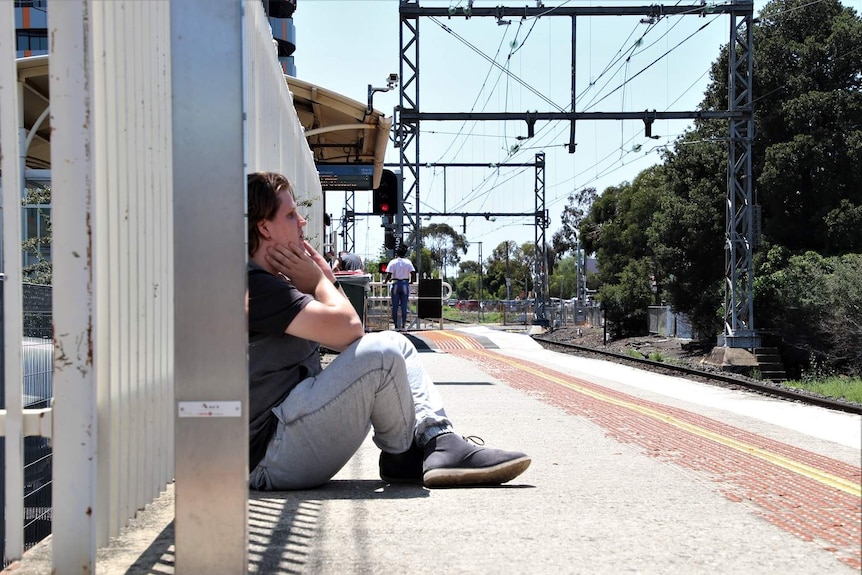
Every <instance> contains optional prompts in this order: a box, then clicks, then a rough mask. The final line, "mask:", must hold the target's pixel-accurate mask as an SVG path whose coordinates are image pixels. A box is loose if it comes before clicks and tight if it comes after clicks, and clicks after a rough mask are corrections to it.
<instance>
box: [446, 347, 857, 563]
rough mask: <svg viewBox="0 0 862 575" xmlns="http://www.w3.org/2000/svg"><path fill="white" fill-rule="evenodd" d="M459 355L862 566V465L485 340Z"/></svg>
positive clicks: (783, 527)
mask: <svg viewBox="0 0 862 575" xmlns="http://www.w3.org/2000/svg"><path fill="white" fill-rule="evenodd" d="M460 343H461V344H463V347H460V348H453V351H452V353H454V354H457V355H459V356H462V357H464V358H466V359H469V360H470V361H472V362H474V363H477V364H479V365H480V367H481V368H482V369H484V370H485V371H487V372H488V373H489V374H491V375H493V376H494V377H496V378H497V379H499V380H501V381H504V382H506V383H508V384H510V385H512V387H515V388H519V389H523V390H525V391H529V392H532V393H536V392H539V394H540V396H541V397H540V399H541V400H543V401H546V402H548V403H550V404H552V405H555V406H557V407H560V408H562V409H564V410H565V411H567V412H569V413H571V414H573V415H578V416H582V417H587V418H589V419H590V420H591V421H594V422H595V423H597V424H598V425H600V426H602V427H603V428H604V429H606V430H607V433H608V435H609V436H611V437H613V438H614V439H616V440H618V441H620V442H624V443H630V444H636V445H640V446H641V447H643V449H644V452H645V453H646V454H648V455H650V456H653V457H656V458H660V459H662V460H664V461H668V462H671V463H674V464H676V465H680V466H683V467H685V468H687V469H690V470H693V471H695V472H697V473H699V474H701V475H703V476H705V477H706V478H707V479H709V480H710V481H712V482H714V483H716V484H718V486H717V487H718V489H719V491H720V492H721V493H723V494H724V495H725V496H726V497H728V498H729V499H730V500H731V501H735V502H742V503H746V504H749V505H751V506H752V508H754V509H755V510H756V512H757V513H759V514H760V515H761V516H763V517H764V518H766V519H767V520H768V521H770V522H771V523H773V524H774V525H776V526H778V527H780V528H782V529H785V530H787V531H789V532H791V533H793V534H794V535H796V536H798V537H800V538H802V539H804V540H806V541H811V542H814V543H816V544H818V545H820V546H821V547H822V548H823V549H825V550H827V551H830V552H832V553H834V554H835V555H836V557H837V558H838V559H839V560H840V561H842V562H844V563H846V564H847V565H850V566H851V567H854V568H856V569H862V496H860V493H862V485H860V483H862V470H860V469H859V468H856V467H853V466H852V465H848V464H846V463H843V462H841V461H837V460H834V459H831V458H828V457H824V456H821V455H818V454H816V453H812V452H809V451H806V450H803V449H799V448H796V447H793V446H791V445H787V444H784V443H781V442H778V441H774V440H771V439H768V438H765V437H761V436H759V435H756V434H753V433H750V432H747V431H745V430H742V429H739V428H735V427H733V426H730V425H727V424H724V423H721V422H720V421H716V420H714V419H710V418H707V417H703V416H701V415H698V414H696V413H693V412H690V411H686V410H683V409H679V408H674V407H669V406H666V405H662V404H658V403H654V402H650V401H646V400H643V399H639V398H637V397H634V396H631V395H627V394H624V393H621V392H618V391H615V390H612V389H608V388H605V387H602V386H600V385H596V384H594V383H591V382H588V381H585V380H582V379H579V378H575V377H571V376H567V375H565V374H562V373H560V372H557V371H554V370H551V369H548V368H546V367H543V366H541V365H538V364H535V363H531V362H528V361H523V360H517V359H512V358H507V357H504V356H501V355H499V354H496V353H493V352H488V351H485V350H482V349H481V346H480V345H478V344H477V345H475V346H473V347H472V348H470V347H468V346H467V344H468V342H466V341H461V342H460Z"/></svg>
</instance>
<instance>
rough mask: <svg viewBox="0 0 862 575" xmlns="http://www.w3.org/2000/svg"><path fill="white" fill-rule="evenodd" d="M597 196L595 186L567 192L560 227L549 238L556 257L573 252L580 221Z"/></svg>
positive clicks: (575, 248)
mask: <svg viewBox="0 0 862 575" xmlns="http://www.w3.org/2000/svg"><path fill="white" fill-rule="evenodd" d="M598 197H599V196H598V194H597V193H596V189H595V188H583V189H581V190H578V191H576V192H572V193H571V194H569V203H568V204H566V206H565V207H564V208H563V213H562V214H561V215H560V223H561V226H560V229H559V230H557V231H556V232H554V235H553V236H552V240H551V242H552V245H553V246H554V252H556V255H557V257H563V256H564V255H566V254H573V253H575V250H577V248H578V236H577V235H578V233H579V231H578V230H579V228H580V226H581V222H582V221H583V220H584V218H585V217H586V215H587V213H589V211H590V208H591V207H592V205H593V204H594V203H595V201H596V199H597V198H598Z"/></svg>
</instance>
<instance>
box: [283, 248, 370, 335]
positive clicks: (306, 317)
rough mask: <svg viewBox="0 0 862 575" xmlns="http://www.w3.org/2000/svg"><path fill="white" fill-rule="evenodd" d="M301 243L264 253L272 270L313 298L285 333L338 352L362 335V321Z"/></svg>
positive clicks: (329, 273) (322, 263) (329, 272)
mask: <svg viewBox="0 0 862 575" xmlns="http://www.w3.org/2000/svg"><path fill="white" fill-rule="evenodd" d="M304 243H305V245H304V246H302V247H300V246H297V245H295V244H291V245H290V246H289V247H284V246H276V247H273V248H270V249H269V250H268V251H267V253H266V260H267V263H269V264H270V265H271V266H272V267H273V269H275V270H276V271H277V272H278V273H281V274H283V275H285V276H286V277H288V278H290V281H291V283H293V285H294V286H295V287H296V288H297V289H298V290H299V291H301V292H303V293H307V294H309V295H311V296H312V297H313V298H314V301H311V302H309V303H308V305H306V306H305V307H304V308H303V309H302V311H301V312H299V313H298V314H297V315H296V317H295V318H294V319H293V321H291V322H290V324H289V325H288V326H287V329H286V330H285V333H288V334H290V335H292V336H295V337H301V338H303V339H308V340H311V341H316V342H318V343H320V344H321V345H323V346H325V347H328V348H329V349H333V350H335V351H341V350H343V349H344V348H346V347H347V346H349V345H350V344H352V343H353V342H354V341H356V340H357V339H359V338H360V337H362V336H363V335H364V334H365V329H364V327H363V325H362V320H360V319H359V315H358V314H357V313H356V310H355V309H354V308H353V304H351V303H350V300H348V299H347V297H346V296H345V295H344V292H343V291H342V290H341V288H336V287H335V275H334V274H333V273H332V270H331V269H329V266H328V265H327V264H326V260H324V259H323V257H321V256H320V254H318V253H317V252H316V251H315V250H314V248H312V247H311V245H310V244H309V243H308V242H304Z"/></svg>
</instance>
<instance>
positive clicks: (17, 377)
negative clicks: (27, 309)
mask: <svg viewBox="0 0 862 575" xmlns="http://www.w3.org/2000/svg"><path fill="white" fill-rule="evenodd" d="M2 4H3V5H2V6H0V67H2V68H0V148H2V152H3V154H2V156H3V158H2V164H0V170H2V176H3V177H2V182H0V183H2V186H3V254H2V255H3V273H4V274H5V281H3V282H2V284H3V286H2V289H3V294H2V300H0V301H2V305H3V309H2V313H0V317H2V319H3V343H4V345H3V368H4V373H3V384H4V398H5V408H6V429H5V432H4V435H5V439H4V440H3V441H4V445H5V447H4V451H5V462H4V463H5V469H4V484H5V496H4V497H5V505H6V528H5V535H6V543H5V552H6V557H7V558H8V559H10V560H11V559H16V558H18V557H20V556H21V554H22V553H23V552H24V532H23V529H22V526H23V524H24V501H23V494H24V471H23V469H24V443H23V437H22V435H21V426H22V409H23V397H22V388H21V379H22V377H21V374H22V369H21V344H20V342H21V339H22V337H23V314H22V296H21V244H20V240H17V238H20V237H21V209H20V205H21V204H20V201H21V190H22V188H23V185H22V184H23V168H24V167H23V166H22V165H21V163H20V159H19V156H20V154H21V152H22V150H21V149H20V148H21V141H22V139H21V133H20V131H21V130H22V129H23V128H22V127H21V122H22V118H23V104H22V103H21V87H20V85H19V83H18V73H17V69H16V64H15V28H14V26H15V17H14V12H13V4H12V2H3V3H2Z"/></svg>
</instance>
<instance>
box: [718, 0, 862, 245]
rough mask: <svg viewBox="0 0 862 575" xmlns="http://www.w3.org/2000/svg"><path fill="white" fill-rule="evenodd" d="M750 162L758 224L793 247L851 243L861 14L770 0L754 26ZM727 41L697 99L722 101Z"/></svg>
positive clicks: (860, 154) (827, 1) (861, 174)
mask: <svg viewBox="0 0 862 575" xmlns="http://www.w3.org/2000/svg"><path fill="white" fill-rule="evenodd" d="M754 46H755V50H754V87H755V95H756V98H755V103H754V104H755V108H754V110H755V123H756V126H757V130H756V136H755V140H754V142H753V163H754V167H753V171H754V181H755V185H756V188H755V192H756V195H757V199H756V201H757V203H759V204H760V205H761V206H762V207H763V233H764V236H765V238H766V239H767V241H768V242H769V243H771V244H779V245H782V246H786V247H788V248H790V249H791V250H793V251H794V252H797V253H801V252H803V251H806V250H814V251H817V252H819V253H823V254H841V253H848V252H852V251H854V250H858V249H859V246H858V234H851V235H849V236H844V235H841V234H839V233H835V231H836V230H835V229H834V228H830V220H834V219H835V215H836V213H837V212H836V210H841V212H842V213H844V214H845V216H844V220H845V222H844V223H843V224H842V226H848V227H852V228H854V229H857V230H858V229H860V226H862V219H860V218H862V213H860V210H857V209H856V208H859V207H860V206H862V170H860V169H859V166H860V165H862V164H860V162H862V54H860V53H859V46H862V20H860V18H859V16H858V14H857V13H856V12H855V11H854V10H853V9H851V8H847V7H844V6H842V5H841V3H840V2H838V1H837V0H822V1H819V2H810V1H808V0H773V1H772V2H769V3H768V4H767V5H766V6H765V7H764V8H763V10H762V11H761V13H760V17H759V23H758V25H757V26H756V28H755V29H754ZM726 55H727V49H726V47H725V50H724V52H723V54H722V55H721V57H720V58H719V59H718V60H717V62H716V63H715V64H714V65H713V74H712V77H713V82H712V83H711V85H710V87H709V89H708V91H707V95H706V99H705V101H704V107H705V108H707V109H723V108H725V107H726V102H727V78H728V74H727V57H726Z"/></svg>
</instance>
